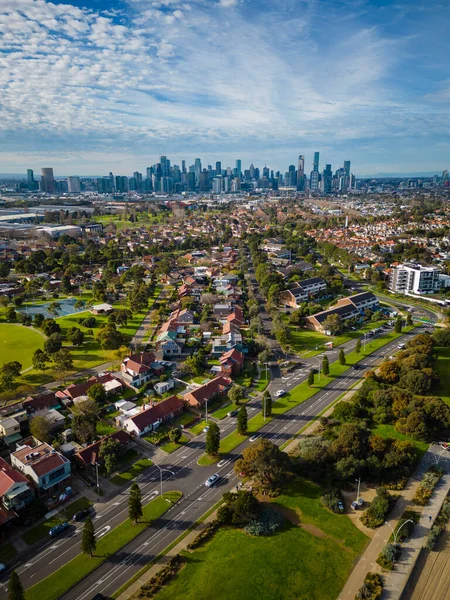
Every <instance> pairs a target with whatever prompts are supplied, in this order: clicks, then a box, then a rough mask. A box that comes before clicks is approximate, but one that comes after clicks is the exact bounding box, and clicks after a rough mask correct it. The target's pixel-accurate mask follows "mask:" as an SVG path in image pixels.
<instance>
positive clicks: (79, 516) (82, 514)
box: [72, 508, 91, 521]
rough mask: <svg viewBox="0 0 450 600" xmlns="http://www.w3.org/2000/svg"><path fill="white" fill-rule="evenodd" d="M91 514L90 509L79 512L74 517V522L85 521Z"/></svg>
mask: <svg viewBox="0 0 450 600" xmlns="http://www.w3.org/2000/svg"><path fill="white" fill-rule="evenodd" d="M90 512H91V511H90V510H89V509H88V508H86V509H85V510H79V511H78V512H76V513H75V514H74V515H73V517H72V521H83V519H85V518H86V517H87V516H88V514H89V513H90Z"/></svg>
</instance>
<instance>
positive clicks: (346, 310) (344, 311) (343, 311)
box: [312, 304, 357, 323]
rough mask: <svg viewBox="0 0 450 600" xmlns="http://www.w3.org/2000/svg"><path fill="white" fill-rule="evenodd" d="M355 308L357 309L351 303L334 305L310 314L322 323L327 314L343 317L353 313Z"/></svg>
mask: <svg viewBox="0 0 450 600" xmlns="http://www.w3.org/2000/svg"><path fill="white" fill-rule="evenodd" d="M356 310H357V309H356V308H355V306H354V305H353V304H343V305H342V306H336V307H335V308H330V309H329V310H323V311H322V312H319V313H316V314H315V315H312V317H313V318H315V319H316V320H317V321H318V322H319V323H323V322H324V321H325V319H326V318H327V317H328V316H329V315H340V316H341V317H345V316H347V315H351V314H354V313H355V312H356Z"/></svg>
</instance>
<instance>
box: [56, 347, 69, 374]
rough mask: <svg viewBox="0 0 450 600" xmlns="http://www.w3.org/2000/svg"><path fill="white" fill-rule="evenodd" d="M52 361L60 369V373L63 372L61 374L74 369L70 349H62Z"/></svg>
mask: <svg viewBox="0 0 450 600" xmlns="http://www.w3.org/2000/svg"><path fill="white" fill-rule="evenodd" d="M52 360H53V362H54V363H55V366H56V368H57V369H58V371H60V372H61V374H64V373H66V372H67V371H70V369H72V367H73V358H72V355H71V354H70V351H69V349H68V348H61V350H58V352H55V354H54V355H53V357H52Z"/></svg>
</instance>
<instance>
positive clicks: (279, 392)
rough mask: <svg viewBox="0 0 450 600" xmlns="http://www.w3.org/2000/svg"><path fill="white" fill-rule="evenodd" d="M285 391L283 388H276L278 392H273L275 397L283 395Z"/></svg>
mask: <svg viewBox="0 0 450 600" xmlns="http://www.w3.org/2000/svg"><path fill="white" fill-rule="evenodd" d="M285 393H286V392H285V391H284V390H278V392H275V396H276V397H277V398H281V396H284V395H285Z"/></svg>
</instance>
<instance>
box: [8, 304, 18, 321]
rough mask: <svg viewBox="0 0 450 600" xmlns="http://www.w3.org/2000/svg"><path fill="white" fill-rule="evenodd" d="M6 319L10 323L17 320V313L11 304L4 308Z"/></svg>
mask: <svg viewBox="0 0 450 600" xmlns="http://www.w3.org/2000/svg"><path fill="white" fill-rule="evenodd" d="M5 316H6V320H7V321H9V322H10V323H14V322H15V321H17V313H16V311H15V310H14V308H13V307H12V306H10V307H9V308H7V309H6V315H5Z"/></svg>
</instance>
